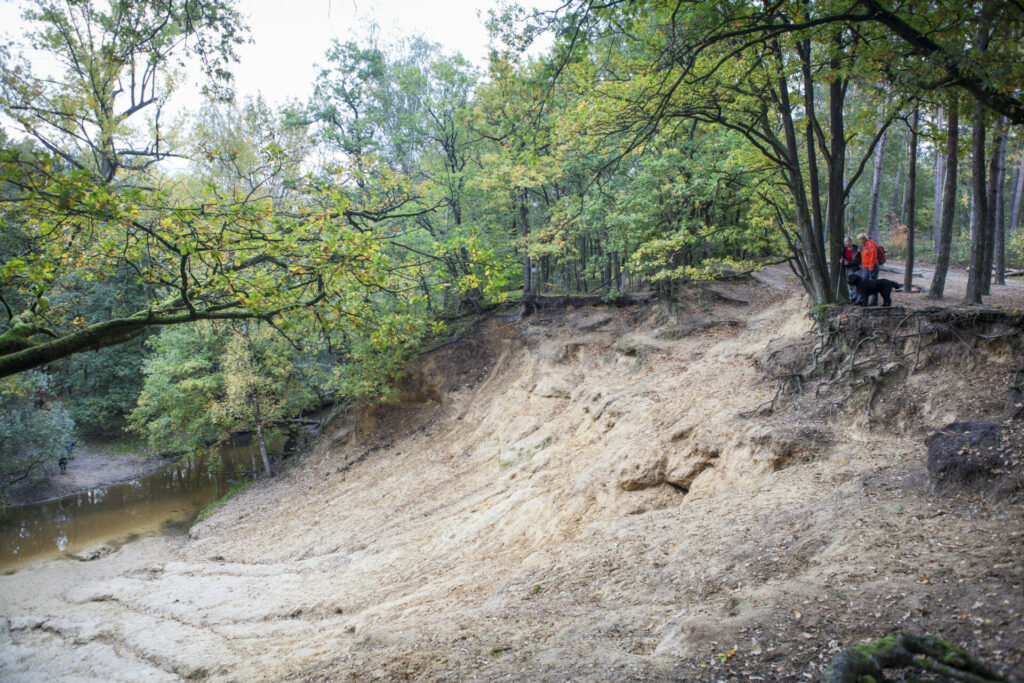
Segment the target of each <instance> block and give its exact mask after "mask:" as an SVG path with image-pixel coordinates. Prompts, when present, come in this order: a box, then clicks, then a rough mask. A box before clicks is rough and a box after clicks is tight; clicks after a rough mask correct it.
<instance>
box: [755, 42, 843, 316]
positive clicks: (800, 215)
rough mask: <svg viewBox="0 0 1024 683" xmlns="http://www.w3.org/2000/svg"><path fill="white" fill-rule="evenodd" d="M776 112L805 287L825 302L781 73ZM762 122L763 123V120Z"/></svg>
mask: <svg viewBox="0 0 1024 683" xmlns="http://www.w3.org/2000/svg"><path fill="white" fill-rule="evenodd" d="M773 47H774V50H775V53H776V55H777V56H778V59H779V63H780V64H781V63H782V61H783V59H782V50H781V48H780V47H779V45H778V43H775V44H774V45H773ZM777 86H778V93H777V95H778V105H779V113H780V114H781V115H782V128H783V131H784V132H785V139H786V142H785V149H786V176H787V177H786V180H787V183H786V184H787V185H788V187H789V190H790V193H791V194H792V197H793V201H794V204H795V207H796V216H797V219H796V220H797V226H798V227H799V229H800V241H801V242H802V245H801V251H802V252H803V257H804V259H805V261H806V263H807V271H808V273H807V276H808V282H807V283H806V284H807V285H808V291H809V292H810V293H811V298H812V299H813V300H814V303H816V304H822V303H828V302H830V301H832V300H834V299H835V295H834V294H833V293H832V292H831V287H830V285H829V279H828V264H827V263H826V262H825V249H824V244H823V239H822V234H821V232H820V231H819V232H817V233H815V230H814V227H815V226H814V220H813V218H812V216H811V207H810V204H809V202H808V200H807V190H806V187H805V185H804V179H803V171H802V169H801V164H800V150H799V147H798V145H797V138H796V126H795V125H794V123H793V109H792V107H791V106H790V102H789V84H788V83H787V81H786V77H785V76H784V75H780V76H779V77H778V81H777ZM762 125H764V124H762Z"/></svg>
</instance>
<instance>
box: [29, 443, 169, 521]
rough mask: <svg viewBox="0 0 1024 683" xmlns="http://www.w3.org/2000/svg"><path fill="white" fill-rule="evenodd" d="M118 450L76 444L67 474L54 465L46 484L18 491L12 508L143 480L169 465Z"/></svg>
mask: <svg viewBox="0 0 1024 683" xmlns="http://www.w3.org/2000/svg"><path fill="white" fill-rule="evenodd" d="M115 447H116V446H115V444H110V443H105V442H92V443H84V442H81V441H79V442H77V443H76V444H75V449H74V451H73V453H72V457H71V459H70V460H68V467H67V470H68V471H67V474H63V475H62V474H61V473H60V469H59V468H58V467H57V463H56V462H54V463H53V467H52V469H51V470H50V471H48V472H47V478H46V479H45V480H43V481H42V482H40V483H38V484H36V485H33V486H31V487H27V488H21V489H17V490H15V491H14V492H13V495H12V504H13V505H22V504H24V503H33V502H35V501H39V500H49V499H50V498H59V497H61V496H66V495H68V494H71V493H77V492H79V491H89V490H91V489H96V488H102V487H104V486H110V485H111V484H117V483H119V482H122V481H131V480H132V479H140V478H141V477H144V476H146V475H147V474H152V473H153V472H155V471H156V470H158V469H160V468H161V467H163V466H164V465H166V464H167V463H168V461H167V460H166V459H164V458H154V457H149V456H142V455H134V454H131V453H119V452H117V451H116V450H115Z"/></svg>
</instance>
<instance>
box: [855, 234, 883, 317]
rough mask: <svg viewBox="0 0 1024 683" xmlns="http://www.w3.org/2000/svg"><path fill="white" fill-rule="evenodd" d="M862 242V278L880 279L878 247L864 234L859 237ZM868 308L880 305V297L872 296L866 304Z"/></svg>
mask: <svg viewBox="0 0 1024 683" xmlns="http://www.w3.org/2000/svg"><path fill="white" fill-rule="evenodd" d="M857 241H858V242H860V276H861V277H862V278H864V279H865V280H877V279H878V267H879V263H878V245H877V244H875V242H874V240H870V239H868V236H867V235H866V234H864V233H863V232H862V233H861V234H859V235H857ZM865 303H866V304H867V305H868V306H877V305H878V295H877V294H872V295H871V296H869V297H868V300H867V301H866V302H865Z"/></svg>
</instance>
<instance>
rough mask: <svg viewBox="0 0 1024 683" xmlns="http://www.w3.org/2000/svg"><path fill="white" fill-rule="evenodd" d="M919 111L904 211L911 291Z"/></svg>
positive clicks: (907, 283) (912, 123) (912, 137)
mask: <svg viewBox="0 0 1024 683" xmlns="http://www.w3.org/2000/svg"><path fill="white" fill-rule="evenodd" d="M918 116H919V111H918V108H917V107H914V115H913V116H912V117H911V119H910V161H909V162H908V167H909V168H908V169H907V193H906V195H904V201H903V206H904V211H905V212H906V215H907V217H906V226H907V267H906V269H905V270H904V272H903V290H904V291H906V292H909V291H910V287H911V285H913V284H914V226H915V220H914V209H915V208H916V207H915V205H914V204H915V202H914V194H915V192H917V122H918Z"/></svg>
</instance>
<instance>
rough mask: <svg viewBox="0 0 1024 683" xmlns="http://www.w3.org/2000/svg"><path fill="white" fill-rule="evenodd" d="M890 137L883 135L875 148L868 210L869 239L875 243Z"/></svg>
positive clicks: (887, 132) (877, 233)
mask: <svg viewBox="0 0 1024 683" xmlns="http://www.w3.org/2000/svg"><path fill="white" fill-rule="evenodd" d="M888 136H889V131H888V130H887V131H885V132H884V133H882V139H881V140H879V141H878V147H877V148H875V169H874V175H873V176H872V178H871V205H870V207H869V209H868V230H867V233H868V237H870V238H871V239H872V240H874V241H875V242H878V240H879V230H878V204H879V200H880V199H881V191H882V164H883V162H885V141H886V138H887V137H888Z"/></svg>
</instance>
